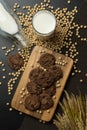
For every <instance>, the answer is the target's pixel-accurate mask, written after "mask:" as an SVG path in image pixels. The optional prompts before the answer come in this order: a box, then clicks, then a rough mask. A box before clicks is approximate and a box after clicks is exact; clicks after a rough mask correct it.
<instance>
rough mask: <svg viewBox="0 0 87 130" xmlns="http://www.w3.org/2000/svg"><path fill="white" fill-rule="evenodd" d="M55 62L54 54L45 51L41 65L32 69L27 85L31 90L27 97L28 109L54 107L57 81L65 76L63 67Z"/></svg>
mask: <svg viewBox="0 0 87 130" xmlns="http://www.w3.org/2000/svg"><path fill="white" fill-rule="evenodd" d="M55 62H56V58H55V56H54V55H52V54H49V53H45V54H42V55H41V56H40V58H39V61H38V63H39V65H40V67H37V68H34V69H32V70H31V72H30V74H29V79H30V81H29V82H28V83H27V86H26V87H27V91H28V92H29V96H27V97H26V99H25V108H26V109H27V110H30V111H35V110H38V109H39V110H47V109H49V108H51V107H53V105H54V102H53V99H52V96H53V95H55V93H56V82H57V81H58V80H59V79H60V78H62V77H63V71H62V69H61V68H60V67H59V66H57V65H55Z"/></svg>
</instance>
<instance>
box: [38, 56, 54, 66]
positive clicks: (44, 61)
mask: <svg viewBox="0 0 87 130" xmlns="http://www.w3.org/2000/svg"><path fill="white" fill-rule="evenodd" d="M55 61H56V59H55V57H54V55H52V54H49V53H45V54H43V55H41V57H40V59H39V61H38V62H39V63H40V65H41V66H42V67H44V68H48V67H49V66H51V65H54V64H55Z"/></svg>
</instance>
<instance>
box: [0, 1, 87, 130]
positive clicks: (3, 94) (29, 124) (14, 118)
mask: <svg viewBox="0 0 87 130" xmlns="http://www.w3.org/2000/svg"><path fill="white" fill-rule="evenodd" d="M85 1H87V0H85ZM7 2H8V4H9V5H10V6H11V8H12V7H13V5H14V3H15V2H18V3H19V4H20V5H21V6H22V5H31V6H33V5H34V4H35V3H40V1H39V0H7ZM83 3H84V1H83V0H74V1H72V2H71V4H70V5H69V4H67V2H66V0H65V1H64V0H55V2H54V1H53V2H52V4H53V5H54V7H55V8H57V7H61V8H63V7H68V8H69V9H70V10H71V9H73V7H74V6H76V5H77V6H78V8H79V12H78V14H77V16H76V18H75V21H77V22H78V23H79V24H86V25H87V13H86V12H87V4H86V3H87V2H85V3H84V4H83ZM83 36H84V37H85V36H87V32H85V33H84V32H83ZM74 39H75V37H73V40H74ZM12 43H13V41H11V40H7V39H4V38H3V37H1V36H0V61H1V60H2V61H3V63H4V64H5V67H6V72H2V70H1V69H0V81H1V80H2V76H3V75H5V76H6V80H5V81H3V80H2V86H1V87H0V130H6V129H7V130H18V129H19V127H20V126H21V123H22V121H23V119H24V117H25V119H24V121H23V124H22V126H21V128H20V130H36V129H37V130H57V128H56V127H55V126H54V125H53V124H52V122H49V123H46V124H42V123H39V121H38V120H37V119H34V118H32V117H30V116H26V115H19V114H18V112H17V111H15V110H13V111H12V112H9V106H6V102H8V101H11V99H12V97H13V94H14V92H15V90H16V87H17V84H18V82H17V83H16V84H15V88H14V91H13V93H12V95H11V96H8V95H7V82H8V79H9V77H8V72H11V69H10V68H9V67H8V65H7V57H6V56H5V55H4V52H5V51H2V49H1V47H2V46H4V45H6V46H7V47H8V48H9V47H10V46H11V45H12ZM78 50H79V52H80V54H79V62H78V67H79V68H80V69H81V70H82V74H81V75H80V76H78V75H76V76H74V77H70V78H69V80H68V82H67V84H66V90H67V91H68V92H69V93H71V92H73V93H74V94H78V92H79V91H80V90H81V93H82V94H83V95H84V94H85V93H87V79H86V77H85V76H84V75H85V73H86V68H87V58H86V57H87V44H84V43H82V42H81V41H79V46H78ZM15 52H17V48H16V49H15V51H14V52H12V53H15ZM12 53H11V54H12ZM80 78H84V82H83V83H82V84H81V83H80V82H79V79H80ZM63 95H64V94H63ZM63 95H62V97H63ZM62 97H61V100H62ZM57 111H58V112H60V111H61V109H60V107H59V106H58V107H57Z"/></svg>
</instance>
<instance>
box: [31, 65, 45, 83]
mask: <svg viewBox="0 0 87 130" xmlns="http://www.w3.org/2000/svg"><path fill="white" fill-rule="evenodd" d="M42 72H43V69H41V68H39V67H37V68H35V69H33V70H31V72H30V74H29V78H30V80H32V81H34V82H36V81H37V79H38V75H40V74H41V73H42Z"/></svg>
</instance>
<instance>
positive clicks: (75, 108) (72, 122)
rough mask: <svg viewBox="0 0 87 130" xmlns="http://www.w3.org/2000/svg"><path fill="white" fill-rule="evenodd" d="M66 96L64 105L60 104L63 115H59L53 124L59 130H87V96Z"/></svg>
mask: <svg viewBox="0 0 87 130" xmlns="http://www.w3.org/2000/svg"><path fill="white" fill-rule="evenodd" d="M65 94H66V98H64V99H63V103H59V104H60V106H61V108H62V110H63V113H62V114H59V113H57V114H56V119H54V121H53V123H54V124H55V125H56V126H57V127H58V130H87V96H81V94H80V95H78V96H75V95H73V94H71V96H69V94H68V93H67V92H66V91H65Z"/></svg>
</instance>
